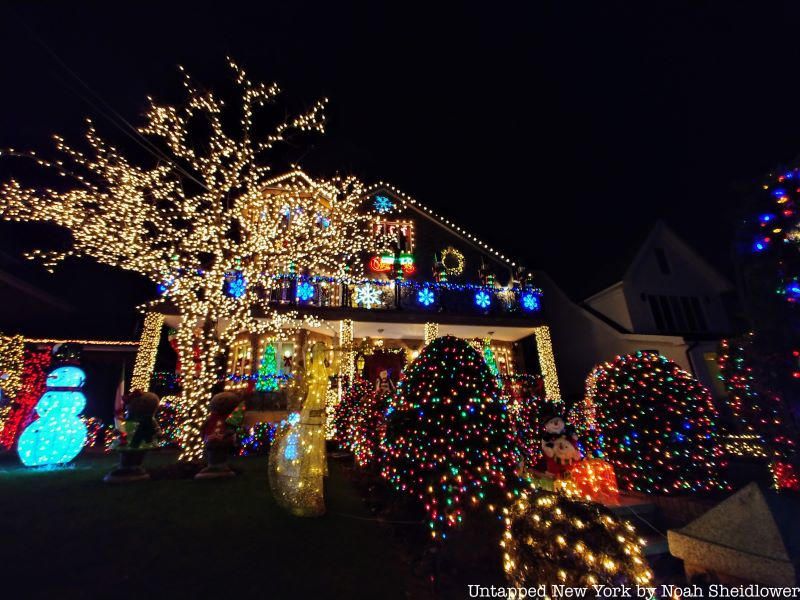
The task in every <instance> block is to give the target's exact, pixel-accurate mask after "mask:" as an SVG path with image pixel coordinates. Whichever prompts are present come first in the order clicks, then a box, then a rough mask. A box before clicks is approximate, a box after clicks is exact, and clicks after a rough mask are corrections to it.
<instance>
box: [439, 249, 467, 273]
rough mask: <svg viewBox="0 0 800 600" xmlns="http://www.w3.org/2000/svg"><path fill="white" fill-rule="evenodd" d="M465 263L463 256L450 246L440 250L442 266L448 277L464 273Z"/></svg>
mask: <svg viewBox="0 0 800 600" xmlns="http://www.w3.org/2000/svg"><path fill="white" fill-rule="evenodd" d="M465 263H466V261H465V260H464V255H463V254H462V253H461V252H459V251H458V250H456V249H455V248H453V247H452V246H448V247H447V248H445V249H444V250H442V264H443V265H444V270H445V273H447V274H448V275H461V274H462V273H464V264H465Z"/></svg>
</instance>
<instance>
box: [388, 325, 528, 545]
mask: <svg viewBox="0 0 800 600" xmlns="http://www.w3.org/2000/svg"><path fill="white" fill-rule="evenodd" d="M386 417H387V422H386V434H385V437H384V439H383V442H382V444H381V458H380V465H381V474H382V476H383V477H384V478H385V479H386V480H388V481H389V483H390V484H391V485H392V486H393V487H394V488H395V489H396V490H397V491H398V492H401V493H405V494H409V495H411V496H413V497H415V498H416V499H417V500H418V501H419V502H420V503H421V504H422V505H423V506H424V507H425V510H426V512H427V514H428V520H429V523H428V524H429V527H430V530H431V535H432V536H433V538H445V537H446V535H447V533H446V532H447V530H448V529H450V528H452V527H454V526H458V524H460V523H461V521H462V519H463V517H464V513H465V511H467V510H469V509H472V508H477V507H478V506H480V505H484V504H486V503H487V502H488V501H490V500H491V499H492V498H495V497H500V498H505V497H506V494H508V493H513V492H515V491H516V486H517V480H516V477H515V476H514V469H515V468H516V465H517V463H518V455H517V453H516V450H515V449H514V440H513V433H512V431H511V423H510V419H509V416H508V412H507V406H506V403H505V402H504V401H503V400H502V399H501V397H500V393H499V390H498V388H497V383H496V381H495V378H494V377H493V376H492V374H491V373H490V372H489V369H488V368H487V366H486V362H485V361H484V359H483V356H482V355H481V354H480V353H479V352H477V351H475V350H474V349H473V348H472V346H470V345H469V344H468V343H467V342H466V341H464V340H461V339H458V338H455V337H453V336H443V337H440V338H436V339H435V340H433V341H432V342H430V343H429V344H428V345H427V346H425V348H424V350H422V352H421V353H420V355H419V356H418V357H417V359H416V360H415V361H414V362H413V363H411V365H410V366H409V367H408V368H407V369H406V371H405V375H404V378H403V379H402V380H401V381H400V382H399V383H398V389H397V393H396V394H395V395H394V396H392V398H391V400H390V403H389V407H388V408H387V410H386Z"/></svg>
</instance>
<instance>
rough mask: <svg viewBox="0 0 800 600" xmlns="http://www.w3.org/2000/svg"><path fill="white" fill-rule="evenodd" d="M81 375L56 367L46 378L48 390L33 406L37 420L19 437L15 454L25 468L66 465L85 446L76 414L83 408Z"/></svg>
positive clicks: (72, 368) (78, 371) (75, 370)
mask: <svg viewBox="0 0 800 600" xmlns="http://www.w3.org/2000/svg"><path fill="white" fill-rule="evenodd" d="M85 381H86V375H85V374H84V372H83V371H82V370H81V369H79V368H78V367H75V366H64V367H58V368H57V369H54V370H53V371H51V372H50V374H49V375H48V376H47V383H46V386H47V390H46V391H45V393H44V394H42V397H41V398H40V399H39V402H37V403H36V406H35V407H34V408H35V410H36V413H37V414H38V415H39V418H38V419H37V420H36V421H34V422H33V423H31V424H30V425H28V427H27V428H26V429H25V431H23V432H22V435H21V436H20V438H19V444H18V445H17V452H18V454H19V457H20V460H22V463H23V464H24V465H25V466H27V467H40V466H43V465H56V464H63V463H68V462H69V461H71V460H72V459H73V458H75V457H76V456H77V455H78V452H80V451H81V448H83V446H84V444H85V443H86V425H84V423H83V421H81V419H80V417H79V416H78V414H79V413H80V412H81V411H82V410H83V407H84V406H86V396H84V395H83V392H82V391H81V388H82V387H83V384H84V382H85Z"/></svg>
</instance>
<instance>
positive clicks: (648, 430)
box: [584, 352, 727, 494]
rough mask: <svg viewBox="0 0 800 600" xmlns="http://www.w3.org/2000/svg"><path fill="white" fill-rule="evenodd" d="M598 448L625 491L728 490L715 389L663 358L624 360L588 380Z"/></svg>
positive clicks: (588, 399) (638, 356) (596, 371)
mask: <svg viewBox="0 0 800 600" xmlns="http://www.w3.org/2000/svg"><path fill="white" fill-rule="evenodd" d="M584 402H585V403H587V404H589V405H590V406H591V411H585V412H588V413H591V414H592V417H593V419H594V420H595V422H596V430H597V431H596V433H597V434H598V435H597V436H596V437H595V436H589V437H590V439H591V438H594V439H595V440H596V441H597V444H598V447H595V448H594V451H595V453H596V454H598V455H600V456H603V457H605V459H606V460H608V461H609V462H610V463H611V464H612V465H614V469H615V471H616V473H617V477H618V478H619V482H620V488H621V489H623V490H629V491H637V492H643V493H657V494H672V493H679V492H689V491H701V490H702V491H711V490H716V489H725V488H726V487H727V486H726V485H725V483H724V482H723V480H722V479H721V477H720V470H721V467H723V466H724V465H723V464H722V463H721V455H722V448H721V446H720V445H718V443H717V410H716V408H715V406H714V403H713V401H712V399H711V394H710V393H709V391H708V390H707V389H706V388H705V387H703V385H702V384H700V382H698V381H697V380H696V379H695V378H694V377H692V376H691V375H690V374H689V373H687V372H686V371H684V370H683V369H681V368H680V367H679V366H678V365H677V364H676V363H674V362H672V361H670V360H668V359H667V358H665V357H664V356H661V355H659V354H657V353H655V352H637V353H635V354H629V355H626V356H618V357H617V358H616V359H614V360H613V361H611V362H607V363H604V364H602V365H599V366H598V367H596V368H595V369H594V371H593V372H592V373H591V374H590V375H589V379H588V380H587V397H586V399H585V401H584Z"/></svg>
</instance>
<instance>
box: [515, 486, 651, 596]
mask: <svg viewBox="0 0 800 600" xmlns="http://www.w3.org/2000/svg"><path fill="white" fill-rule="evenodd" d="M503 513H504V518H505V525H506V528H505V533H504V534H503V538H502V540H501V542H500V547H501V548H502V549H503V567H504V569H505V573H506V578H507V580H508V582H509V584H511V585H512V586H515V587H518V588H531V587H536V586H538V585H546V586H547V590H548V591H549V590H550V589H551V587H550V586H553V585H568V586H585V587H590V586H593V585H610V586H619V585H627V586H630V587H633V586H636V585H640V586H646V585H652V583H651V582H652V579H653V572H652V571H651V570H650V567H649V565H648V564H647V561H646V560H645V558H644V553H643V551H642V550H643V546H644V541H643V540H641V539H639V538H637V537H636V530H635V529H634V527H633V525H631V524H630V523H629V522H627V521H621V520H620V519H619V517H617V516H616V515H615V514H614V513H612V512H611V511H610V510H608V509H607V508H604V507H603V506H601V505H599V504H594V503H589V502H582V501H577V500H573V499H570V498H568V497H566V496H563V495H561V494H553V493H549V492H538V493H530V494H523V495H522V496H521V497H520V498H519V499H517V500H516V501H515V502H514V503H513V504H512V505H511V506H510V507H508V508H505V509H503Z"/></svg>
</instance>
